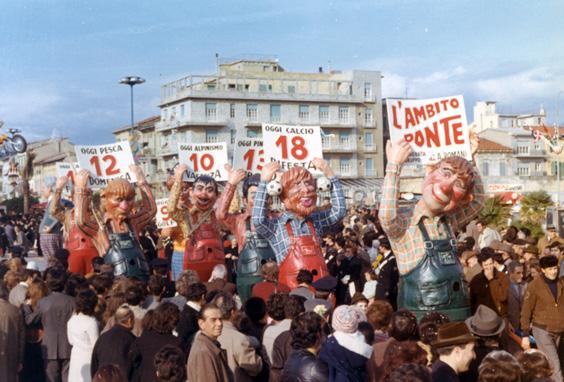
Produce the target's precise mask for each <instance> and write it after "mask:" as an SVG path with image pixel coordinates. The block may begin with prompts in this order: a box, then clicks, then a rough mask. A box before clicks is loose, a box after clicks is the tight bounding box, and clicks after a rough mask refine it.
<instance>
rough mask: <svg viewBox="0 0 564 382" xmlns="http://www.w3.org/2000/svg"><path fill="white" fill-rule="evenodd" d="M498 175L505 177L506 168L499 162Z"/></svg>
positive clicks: (503, 163)
mask: <svg viewBox="0 0 564 382" xmlns="http://www.w3.org/2000/svg"><path fill="white" fill-rule="evenodd" d="M499 175H500V176H506V175H507V168H506V165H505V162H499Z"/></svg>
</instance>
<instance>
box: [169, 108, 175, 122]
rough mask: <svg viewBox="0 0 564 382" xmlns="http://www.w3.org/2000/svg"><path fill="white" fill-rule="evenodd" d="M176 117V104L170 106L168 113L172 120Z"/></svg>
mask: <svg viewBox="0 0 564 382" xmlns="http://www.w3.org/2000/svg"><path fill="white" fill-rule="evenodd" d="M175 118H176V106H173V107H172V112H171V113H170V119H171V120H174V119H175Z"/></svg>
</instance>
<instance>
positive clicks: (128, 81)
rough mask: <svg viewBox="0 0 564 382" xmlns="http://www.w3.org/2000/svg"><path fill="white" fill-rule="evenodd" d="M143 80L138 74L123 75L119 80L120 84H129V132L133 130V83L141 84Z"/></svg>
mask: <svg viewBox="0 0 564 382" xmlns="http://www.w3.org/2000/svg"><path fill="white" fill-rule="evenodd" d="M144 82H145V79H143V78H141V77H139V76H127V77H123V78H122V79H121V80H120V81H119V83H120V84H123V85H129V87H130V88H131V132H133V124H134V118H133V87H134V86H135V85H141V84H142V83H144Z"/></svg>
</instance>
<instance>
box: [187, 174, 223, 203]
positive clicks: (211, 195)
mask: <svg viewBox="0 0 564 382" xmlns="http://www.w3.org/2000/svg"><path fill="white" fill-rule="evenodd" d="M216 199H217V184H216V183H215V181H214V180H213V179H212V178H210V179H200V178H198V179H196V181H195V182H194V185H193V187H192V190H191V191H190V200H191V202H192V205H193V206H196V208H198V209H199V210H200V211H207V210H209V209H210V208H212V207H213V205H214V204H215V201H216Z"/></svg>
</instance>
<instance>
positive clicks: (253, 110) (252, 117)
mask: <svg viewBox="0 0 564 382" xmlns="http://www.w3.org/2000/svg"><path fill="white" fill-rule="evenodd" d="M257 110H258V105H257V104H256V103H249V104H247V119H248V120H249V121H256V120H257V119H258V115H257V114H258V113H257Z"/></svg>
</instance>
